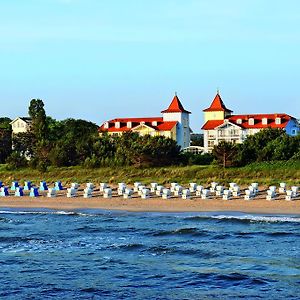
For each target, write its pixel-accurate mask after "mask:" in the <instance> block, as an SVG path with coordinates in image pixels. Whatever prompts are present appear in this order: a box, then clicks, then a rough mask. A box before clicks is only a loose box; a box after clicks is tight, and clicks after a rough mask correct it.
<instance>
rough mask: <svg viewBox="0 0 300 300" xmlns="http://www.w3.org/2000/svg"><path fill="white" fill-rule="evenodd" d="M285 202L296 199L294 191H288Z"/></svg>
mask: <svg viewBox="0 0 300 300" xmlns="http://www.w3.org/2000/svg"><path fill="white" fill-rule="evenodd" d="M285 200H287V201H292V200H294V197H293V191H292V190H287V191H286V196H285Z"/></svg>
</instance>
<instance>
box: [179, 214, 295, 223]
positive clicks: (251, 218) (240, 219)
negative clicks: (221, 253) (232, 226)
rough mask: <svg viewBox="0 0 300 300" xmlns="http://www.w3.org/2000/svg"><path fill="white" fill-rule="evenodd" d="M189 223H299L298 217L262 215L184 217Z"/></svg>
mask: <svg viewBox="0 0 300 300" xmlns="http://www.w3.org/2000/svg"><path fill="white" fill-rule="evenodd" d="M184 219H185V220H189V221H206V220H210V219H212V220H219V221H225V222H226V221H231V222H237V223H300V217H293V216H262V215H257V216H256V215H196V216H188V217H184Z"/></svg>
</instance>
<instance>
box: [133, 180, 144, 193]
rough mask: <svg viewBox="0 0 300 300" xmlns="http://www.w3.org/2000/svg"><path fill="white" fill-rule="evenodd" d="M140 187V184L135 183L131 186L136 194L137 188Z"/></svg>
mask: <svg viewBox="0 0 300 300" xmlns="http://www.w3.org/2000/svg"><path fill="white" fill-rule="evenodd" d="M140 185H142V184H141V183H140V182H135V183H134V184H133V190H134V191H135V192H138V191H139V186H140Z"/></svg>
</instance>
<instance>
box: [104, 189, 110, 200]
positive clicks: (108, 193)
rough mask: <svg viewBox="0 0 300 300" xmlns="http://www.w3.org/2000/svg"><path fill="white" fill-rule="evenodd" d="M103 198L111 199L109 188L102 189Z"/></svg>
mask: <svg viewBox="0 0 300 300" xmlns="http://www.w3.org/2000/svg"><path fill="white" fill-rule="evenodd" d="M103 197H104V198H111V197H112V189H111V188H106V189H104V191H103Z"/></svg>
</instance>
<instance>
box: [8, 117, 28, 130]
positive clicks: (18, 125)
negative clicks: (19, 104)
mask: <svg viewBox="0 0 300 300" xmlns="http://www.w3.org/2000/svg"><path fill="white" fill-rule="evenodd" d="M10 125H11V127H12V133H13V134H18V133H25V132H28V131H29V129H30V126H31V120H30V119H29V118H21V117H17V118H15V119H14V120H13V121H11V122H10Z"/></svg>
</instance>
